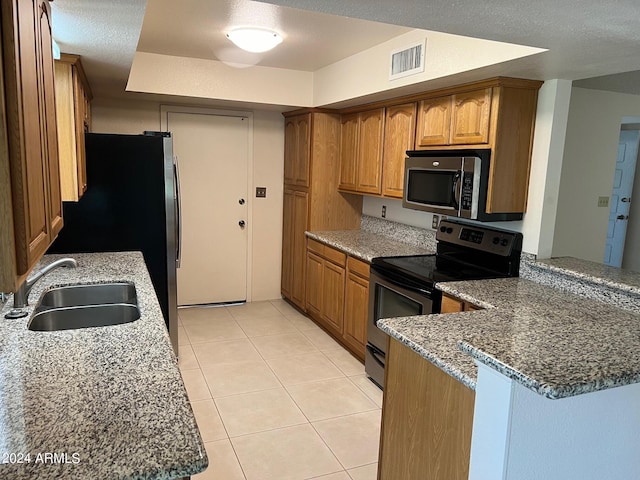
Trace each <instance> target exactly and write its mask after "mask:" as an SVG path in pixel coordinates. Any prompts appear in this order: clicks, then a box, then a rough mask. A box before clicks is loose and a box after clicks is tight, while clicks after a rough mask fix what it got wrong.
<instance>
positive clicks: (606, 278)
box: [534, 257, 640, 295]
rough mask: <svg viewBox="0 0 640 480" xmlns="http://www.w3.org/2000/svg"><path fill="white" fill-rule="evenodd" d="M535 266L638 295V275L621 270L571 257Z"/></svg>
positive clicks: (539, 262) (639, 288)
mask: <svg viewBox="0 0 640 480" xmlns="http://www.w3.org/2000/svg"><path fill="white" fill-rule="evenodd" d="M534 265H535V266H537V267H539V268H546V269H548V270H551V271H553V272H556V273H561V274H564V275H569V276H573V277H577V278H580V279H583V280H587V281H591V282H596V283H601V284H604V285H607V286H609V287H613V288H617V289H619V290H624V291H626V292H630V293H633V294H636V295H640V273H639V272H633V271H631V270H624V269H622V268H616V267H610V266H608V265H603V264H601V263H596V262H590V261H588V260H581V259H579V258H573V257H557V258H549V259H545V260H536V262H535V264H534Z"/></svg>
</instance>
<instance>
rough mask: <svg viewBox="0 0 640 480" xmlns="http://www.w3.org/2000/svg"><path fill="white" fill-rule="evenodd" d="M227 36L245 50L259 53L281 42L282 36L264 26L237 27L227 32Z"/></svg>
mask: <svg viewBox="0 0 640 480" xmlns="http://www.w3.org/2000/svg"><path fill="white" fill-rule="evenodd" d="M227 38H228V39H229V40H231V41H232V42H233V43H235V44H236V45H237V46H238V47H240V48H241V49H243V50H246V51H247V52H253V53H261V52H266V51H268V50H271V49H272V48H274V47H276V46H277V45H280V44H281V43H282V37H281V36H280V35H278V34H277V33H276V32H274V31H273V30H267V29H265V28H237V29H235V30H231V31H230V32H229V33H227Z"/></svg>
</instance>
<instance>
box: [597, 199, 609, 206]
mask: <svg viewBox="0 0 640 480" xmlns="http://www.w3.org/2000/svg"><path fill="white" fill-rule="evenodd" d="M608 206H609V197H598V207H608Z"/></svg>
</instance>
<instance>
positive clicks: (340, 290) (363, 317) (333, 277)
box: [306, 238, 369, 360]
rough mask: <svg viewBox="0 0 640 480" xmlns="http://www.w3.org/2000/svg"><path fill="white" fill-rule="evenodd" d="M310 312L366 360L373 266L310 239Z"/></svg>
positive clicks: (308, 311)
mask: <svg viewBox="0 0 640 480" xmlns="http://www.w3.org/2000/svg"><path fill="white" fill-rule="evenodd" d="M306 286H307V313H308V314H309V315H310V316H311V318H312V319H314V320H315V321H316V322H317V323H318V324H319V325H321V326H322V327H324V328H325V329H326V330H327V331H328V332H330V333H331V334H332V335H333V336H334V337H335V338H336V339H337V340H338V341H340V342H341V343H343V344H344V345H345V346H346V347H347V348H348V349H349V350H350V351H351V352H352V353H353V354H354V355H356V356H357V357H359V358H360V359H361V360H362V359H364V350H365V345H366V343H367V313H368V307H369V264H367V263H366V262H363V261H361V260H358V259H356V258H354V257H351V256H348V255H346V254H345V253H343V252H340V251H339V250H336V249H335V248H332V247H330V246H328V245H325V244H323V243H321V242H317V241H315V240H313V239H311V238H310V239H308V243H307V282H306Z"/></svg>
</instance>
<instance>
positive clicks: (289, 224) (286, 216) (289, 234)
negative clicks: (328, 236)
mask: <svg viewBox="0 0 640 480" xmlns="http://www.w3.org/2000/svg"><path fill="white" fill-rule="evenodd" d="M283 197H284V199H283V207H282V213H283V215H282V252H283V253H282V273H281V285H280V291H281V293H282V296H284V297H285V298H291V285H292V282H293V235H294V231H293V190H288V189H285V190H284V195H283Z"/></svg>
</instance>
